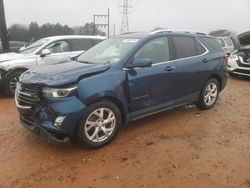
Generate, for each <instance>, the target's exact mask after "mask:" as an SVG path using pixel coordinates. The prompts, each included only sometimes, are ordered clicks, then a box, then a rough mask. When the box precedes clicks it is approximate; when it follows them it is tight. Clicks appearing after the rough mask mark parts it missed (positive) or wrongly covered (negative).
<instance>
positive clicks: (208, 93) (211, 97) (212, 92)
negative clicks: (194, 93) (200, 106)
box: [204, 83, 218, 106]
mask: <svg viewBox="0 0 250 188" xmlns="http://www.w3.org/2000/svg"><path fill="white" fill-rule="evenodd" d="M217 96H218V88H217V85H216V84H215V83H210V84H209V85H208V86H207V88H206V90H205V93H204V102H205V104H206V105H208V106H211V105H213V104H214V102H215V101H216V99H217Z"/></svg>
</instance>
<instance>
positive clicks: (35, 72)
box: [20, 61, 110, 86]
mask: <svg viewBox="0 0 250 188" xmlns="http://www.w3.org/2000/svg"><path fill="white" fill-rule="evenodd" d="M109 68H110V65H103V64H85V63H80V62H76V61H69V62H66V63H62V64H60V63H59V64H53V65H48V66H40V67H37V68H34V69H30V70H28V71H26V72H25V73H24V74H23V75H22V76H21V78H20V82H21V83H25V84H40V85H46V86H61V85H64V84H70V83H74V82H77V81H78V80H79V78H81V77H84V76H88V75H89V74H94V73H98V72H104V71H106V70H108V69H109Z"/></svg>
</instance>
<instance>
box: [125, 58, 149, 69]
mask: <svg viewBox="0 0 250 188" xmlns="http://www.w3.org/2000/svg"><path fill="white" fill-rule="evenodd" d="M152 64H153V61H152V60H151V59H146V58H136V59H134V60H133V62H132V63H131V64H129V65H128V66H127V68H138V67H140V68H142V67H151V66H152Z"/></svg>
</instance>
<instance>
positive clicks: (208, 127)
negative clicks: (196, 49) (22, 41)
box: [0, 78, 250, 188]
mask: <svg viewBox="0 0 250 188" xmlns="http://www.w3.org/2000/svg"><path fill="white" fill-rule="evenodd" d="M0 187H1V188H5V187H36V188H37V187H79V188H85V187H86V188H91V187H92V188H96V187H101V188H111V187H115V188H118V187H135V188H137V187H149V188H151V187H164V188H167V187H171V188H172V187H180V188H184V187H199V188H203V187H206V188H214V187H218V188H229V187H230V188H231V187H233V188H234V187H235V188H241V187H246V188H249V187H250V81H249V80H239V79H235V78H231V79H230V80H229V82H228V85H227V88H226V89H225V90H224V91H223V92H222V93H221V95H220V99H219V101H218V103H217V105H216V106H215V107H214V108H213V109H212V110H209V111H201V110H198V109H196V108H185V107H182V108H178V109H175V110H172V111H168V112H164V113H161V114H158V115H155V116H152V117H148V118H145V119H142V120H139V121H136V122H133V123H131V124H129V125H128V126H126V127H124V128H123V129H122V130H121V131H120V132H119V134H118V136H117V137H116V138H115V140H114V141H113V142H112V143H111V144H110V145H108V146H106V147H103V148H101V149H98V150H87V149H84V148H81V147H80V146H79V145H77V144H72V145H68V146H57V145H53V144H49V143H47V142H45V141H43V140H40V139H39V138H37V137H36V136H34V135H33V134H32V133H30V132H29V131H27V130H26V129H25V128H23V127H21V126H20V125H19V122H18V114H17V111H16V108H15V104H14V100H13V99H10V98H7V97H3V96H2V97H0Z"/></svg>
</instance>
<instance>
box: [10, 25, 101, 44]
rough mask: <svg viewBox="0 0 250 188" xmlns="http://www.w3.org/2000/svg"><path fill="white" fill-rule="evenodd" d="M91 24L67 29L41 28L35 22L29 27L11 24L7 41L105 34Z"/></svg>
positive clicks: (57, 27) (67, 27)
mask: <svg viewBox="0 0 250 188" xmlns="http://www.w3.org/2000/svg"><path fill="white" fill-rule="evenodd" d="M94 27H95V26H94V24H93V23H86V24H85V25H84V26H75V27H69V26H68V25H61V24H60V23H57V24H50V23H46V24H43V25H41V26H39V24H38V23H37V22H31V23H30V24H29V26H26V25H21V24H13V25H11V26H10V27H9V28H8V35H9V40H11V41H25V42H30V41H34V40H38V39H41V38H44V37H49V36H58V35H101V36H105V32H103V31H101V30H100V29H98V28H96V27H95V28H94Z"/></svg>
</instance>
